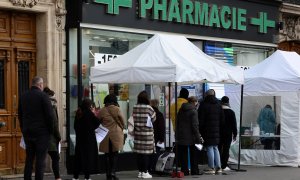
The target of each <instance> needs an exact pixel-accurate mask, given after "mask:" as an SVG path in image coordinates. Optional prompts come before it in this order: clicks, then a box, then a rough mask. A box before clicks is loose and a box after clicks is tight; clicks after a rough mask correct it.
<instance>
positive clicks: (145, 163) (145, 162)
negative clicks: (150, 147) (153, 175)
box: [137, 153, 151, 173]
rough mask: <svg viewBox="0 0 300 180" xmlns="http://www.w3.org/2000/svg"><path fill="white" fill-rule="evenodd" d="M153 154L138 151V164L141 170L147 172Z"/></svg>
mask: <svg viewBox="0 0 300 180" xmlns="http://www.w3.org/2000/svg"><path fill="white" fill-rule="evenodd" d="M150 158H151V154H140V153H137V165H138V170H139V172H145V173H146V172H147V171H148V168H149V163H150Z"/></svg>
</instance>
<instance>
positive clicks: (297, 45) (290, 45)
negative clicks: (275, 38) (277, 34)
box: [278, 41, 300, 55]
mask: <svg viewBox="0 0 300 180" xmlns="http://www.w3.org/2000/svg"><path fill="white" fill-rule="evenodd" d="M278 49H280V50H283V51H295V52H296V53H298V54H299V55H300V41H285V42H281V43H279V44H278Z"/></svg>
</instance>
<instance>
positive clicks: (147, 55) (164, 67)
mask: <svg viewBox="0 0 300 180" xmlns="http://www.w3.org/2000/svg"><path fill="white" fill-rule="evenodd" d="M90 80H91V82H92V83H149V84H150V83H152V84H156V83H167V82H178V83H181V84H184V83H186V84H187V83H194V82H222V83H239V84H242V83H243V81H244V75H243V71H242V70H241V69H240V68H238V67H234V66H231V65H228V64H226V63H224V62H221V61H218V60H216V59H214V58H212V57H210V56H208V55H206V54H205V53H203V52H202V51H201V50H200V49H199V48H198V47H196V46H195V45H194V44H193V43H191V42H190V41H189V40H187V39H186V38H185V37H184V36H177V35H162V34H156V35H154V36H153V37H152V38H151V39H149V40H147V41H146V42H144V43H142V44H141V45H139V46H137V47H136V48H134V49H132V50H131V51H129V52H127V53H125V54H124V55H122V56H119V57H118V58H116V59H114V60H112V61H109V62H107V63H105V64H101V65H99V66H96V67H92V68H91V76H90Z"/></svg>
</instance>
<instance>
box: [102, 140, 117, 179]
mask: <svg viewBox="0 0 300 180" xmlns="http://www.w3.org/2000/svg"><path fill="white" fill-rule="evenodd" d="M112 149H113V148H112V142H111V140H109V152H108V153H105V159H106V160H105V167H106V178H107V179H114V177H116V170H117V164H118V154H119V152H118V151H115V152H113V151H112Z"/></svg>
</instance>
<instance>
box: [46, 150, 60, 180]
mask: <svg viewBox="0 0 300 180" xmlns="http://www.w3.org/2000/svg"><path fill="white" fill-rule="evenodd" d="M48 154H49V156H50V157H51V161H52V170H53V173H54V177H55V179H58V178H60V174H59V153H58V152H57V151H48Z"/></svg>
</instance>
